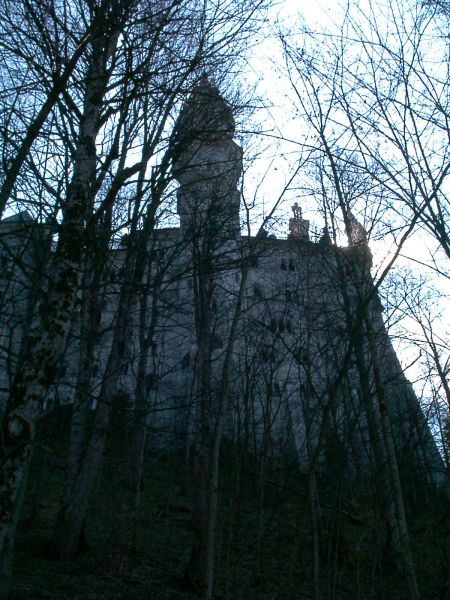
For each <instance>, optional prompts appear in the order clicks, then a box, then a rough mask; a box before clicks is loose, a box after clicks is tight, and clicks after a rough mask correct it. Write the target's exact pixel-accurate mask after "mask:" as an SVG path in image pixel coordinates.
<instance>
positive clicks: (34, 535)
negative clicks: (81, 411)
mask: <svg viewBox="0 0 450 600" xmlns="http://www.w3.org/2000/svg"><path fill="white" fill-rule="evenodd" d="M120 446H121V445H120V444H117V445H116V446H115V448H114V450H109V451H108V452H107V454H106V457H105V461H104V466H103V473H102V477H101V481H100V483H99V485H98V488H97V490H96V493H95V498H94V499H93V502H92V510H91V513H90V517H89V522H88V523H87V527H86V533H87V542H88V546H87V548H86V550H85V552H83V553H82V554H80V555H79V556H77V557H76V558H75V559H73V560H71V561H63V560H51V559H50V558H48V539H49V536H50V532H51V528H52V525H53V524H54V520H55V516H56V512H57V509H58V503H59V500H60V497H61V492H62V486H63V481H64V452H65V451H64V443H62V444H61V443H60V444H59V445H58V444H57V446H56V449H54V450H53V451H52V452H45V451H43V450H41V451H39V452H36V453H35V458H34V460H33V462H32V467H31V472H30V481H29V486H28V491H27V495H26V499H25V506H24V510H23V516H22V519H21V521H20V525H19V530H18V540H17V546H16V562H15V571H14V578H13V587H12V592H11V596H10V598H11V600H38V599H42V600H44V599H48V600H65V599H67V600H74V599H79V600H100V599H102V600H103V599H105V600H110V599H111V600H115V599H124V600H125V599H141V598H142V599H149V600H166V599H168V600H189V599H193V598H195V597H196V596H194V595H193V594H191V593H189V591H187V590H186V589H185V587H184V584H183V579H182V573H183V569H184V567H185V565H186V564H187V561H188V557H189V548H190V539H191V537H190V536H191V534H190V513H191V498H190V496H189V494H188V493H186V488H187V486H186V481H183V477H182V476H181V474H182V473H183V472H184V471H183V461H184V457H183V454H182V453H179V454H172V455H166V456H161V455H160V456H159V457H158V456H156V455H153V456H151V457H150V458H149V460H148V461H147V469H146V473H145V479H144V485H143V489H142V492H141V498H140V503H139V508H138V509H137V510H136V509H135V508H134V507H135V498H134V496H133V494H131V493H130V492H128V491H126V490H125V489H124V485H123V475H122V474H123V460H122V457H123V454H122V449H120V450H118V449H119V448H120ZM226 454H228V456H229V457H232V451H231V449H230V448H228V449H227V453H226ZM236 478H240V479H241V480H242V479H243V478H244V476H243V473H240V474H238V475H237V474H236V469H235V463H233V461H232V459H231V458H229V464H225V468H224V471H223V477H222V490H221V511H220V519H219V525H220V526H219V534H218V537H219V539H218V556H217V564H218V568H217V571H218V576H217V589H218V590H219V593H218V596H217V598H218V599H219V598H220V600H240V599H242V600H244V599H245V600H253V599H254V600H282V599H283V600H284V599H286V600H294V599H295V600H309V599H312V598H313V581H314V576H313V558H312V556H313V554H314V553H313V547H314V546H313V534H312V530H311V525H310V521H309V519H308V515H307V512H308V511H307V510H306V508H305V507H306V506H307V502H305V494H304V493H303V492H302V490H301V487H300V488H298V489H297V491H296V492H295V493H294V492H292V491H289V490H288V489H284V490H278V492H277V494H275V493H274V491H273V489H272V490H271V488H270V486H269V487H268V489H267V490H266V492H265V494H264V497H263V498H262V497H261V494H260V495H259V497H257V495H255V494H252V493H251V486H249V487H248V490H249V491H248V493H243V492H242V490H243V489H244V488H242V486H241V487H239V490H240V491H239V492H237V491H236V490H237V488H236V485H235V483H236V480H237V479H236ZM272 487H273V486H272ZM324 505H325V508H324V511H323V515H324V520H323V523H322V538H321V542H320V548H319V551H320V556H319V560H320V581H321V584H320V585H321V598H323V599H324V600H325V599H331V598H333V599H334V600H341V599H342V600H403V599H404V598H405V599H406V598H407V597H408V596H407V592H406V585H405V581H404V579H403V578H402V577H401V575H399V574H398V572H397V571H396V570H395V569H394V568H393V567H392V563H390V561H389V557H387V556H386V555H385V554H384V551H383V548H382V546H381V545H380V542H379V540H380V539H381V538H382V533H380V527H381V525H380V522H379V519H377V517H376V515H375V514H374V513H373V511H369V510H368V509H367V507H366V506H365V505H364V503H363V501H361V502H359V503H355V502H353V503H352V504H349V503H346V502H344V501H342V502H341V504H340V505H339V506H338V507H337V508H336V507H328V508H327V507H326V500H325V502H324ZM327 511H328V513H329V514H330V515H331V513H333V515H334V517H333V519H329V520H328V521H327V519H326V513H327ZM337 521H338V524H337ZM333 523H334V525H333ZM410 527H411V537H412V543H413V550H414V553H415V558H416V565H417V571H418V578H419V584H420V585H421V587H422V591H423V598H424V600H425V599H426V600H446V599H450V587H449V586H450V584H449V581H448V576H449V573H450V570H449V565H448V551H449V548H448V541H449V540H450V527H449V522H448V518H447V517H446V514H445V510H429V511H422V512H421V514H420V515H410ZM325 530H326V531H325ZM446 577H447V579H446Z"/></svg>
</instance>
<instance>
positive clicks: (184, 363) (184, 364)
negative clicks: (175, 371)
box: [181, 352, 191, 370]
mask: <svg viewBox="0 0 450 600" xmlns="http://www.w3.org/2000/svg"><path fill="white" fill-rule="evenodd" d="M190 362H191V357H190V354H189V352H186V354H185V355H184V356H183V359H182V361H181V368H182V369H183V370H184V369H188V368H189V364H190Z"/></svg>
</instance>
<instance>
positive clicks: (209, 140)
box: [0, 79, 442, 481]
mask: <svg viewBox="0 0 450 600" xmlns="http://www.w3.org/2000/svg"><path fill="white" fill-rule="evenodd" d="M234 128H235V126H234V119H233V115H232V111H231V109H230V107H229V106H228V105H227V103H226V102H225V101H224V100H223V98H222V97H221V96H220V93H219V91H218V89H217V88H216V87H214V86H213V85H212V84H211V83H209V82H208V81H207V80H206V79H203V80H202V81H201V82H200V84H199V85H198V86H197V87H196V88H195V90H194V91H193V93H192V95H191V97H190V99H189V100H188V102H187V103H186V105H185V107H184V108H183V110H182V112H181V114H180V116H179V119H178V122H177V125H176V127H175V131H174V134H173V136H172V146H171V152H172V155H171V160H172V172H173V175H174V177H175V179H176V180H177V181H178V183H179V189H178V193H177V194H178V195H177V211H178V215H179V218H180V227H179V228H165V229H154V230H153V231H152V232H151V233H150V235H149V236H148V238H146V240H145V248H146V252H145V265H144V268H143V270H142V274H141V277H140V280H139V281H138V284H137V285H136V281H132V280H130V279H127V278H128V277H129V274H128V273H127V264H128V263H127V260H128V258H129V256H130V251H131V250H130V249H131V248H132V245H133V243H134V242H133V238H132V236H131V235H130V236H124V237H123V239H122V242H121V244H120V245H118V246H116V247H113V248H111V249H110V255H109V256H108V259H107V265H106V268H105V269H104V275H103V277H102V281H101V284H100V283H98V285H97V287H93V286H92V285H91V287H90V289H91V292H90V293H91V296H92V294H95V303H96V306H97V308H98V317H97V319H96V320H94V325H95V343H94V345H93V349H92V357H93V360H92V361H91V363H90V372H89V373H88V375H89V380H90V383H89V393H88V397H89V403H90V407H91V408H92V407H95V405H96V402H97V398H98V393H99V390H100V388H101V382H102V380H103V378H104V376H105V371H106V369H107V365H109V366H108V368H109V369H110V370H111V362H110V351H111V346H112V339H113V336H114V335H119V336H120V338H121V339H120V344H119V346H118V359H117V360H116V365H115V371H114V376H115V390H116V396H117V398H120V401H121V402H122V405H123V406H125V407H127V408H126V410H125V412H127V411H128V412H129V413H130V414H132V413H133V412H134V414H136V411H138V413H139V416H140V417H142V418H144V419H145V422H146V425H147V427H148V428H149V431H150V438H149V442H150V443H151V444H152V445H154V446H157V447H160V448H165V447H170V446H173V445H174V444H175V445H176V444H183V443H185V442H186V440H189V439H190V438H191V437H195V436H196V432H198V430H199V429H201V427H202V423H203V422H204V420H205V419H206V420H207V422H208V423H209V426H214V423H216V421H217V419H218V418H219V416H220V412H221V411H222V410H223V411H224V419H225V421H224V431H225V435H227V436H230V437H231V438H233V439H234V440H237V441H242V440H245V443H246V445H247V447H248V448H249V449H250V450H253V451H254V452H258V450H259V449H260V448H261V447H262V446H264V447H265V448H268V449H269V451H270V453H271V454H273V455H278V456H280V455H284V454H288V455H290V456H295V457H296V460H297V461H298V465H299V468H300V470H302V471H307V470H308V468H309V467H310V465H311V463H313V462H314V463H315V464H317V465H322V466H324V468H325V467H326V465H327V464H328V465H330V464H332V465H334V466H336V465H340V466H342V468H344V469H345V470H346V472H348V474H349V476H350V477H356V476H357V475H358V476H360V474H361V471H364V469H365V468H366V466H367V465H368V464H369V463H370V461H371V460H372V458H371V454H372V452H371V450H370V448H371V444H372V442H371V436H375V437H376V436H377V435H379V431H378V429H379V428H380V427H381V425H380V423H379V418H380V416H379V407H378V405H377V401H376V397H377V394H379V392H380V390H379V389H378V388H377V382H376V373H377V372H378V373H380V374H381V380H380V381H379V382H378V387H380V386H382V390H383V402H385V405H386V406H387V408H388V411H389V416H390V422H391V424H392V430H393V435H394V439H395V444H396V447H397V451H398V452H397V454H398V456H399V460H400V468H401V469H402V468H403V470H404V471H409V473H411V469H413V470H416V471H417V476H418V477H421V478H427V479H428V480H434V481H439V480H441V468H442V467H441V459H440V456H439V453H438V451H437V449H436V446H435V443H434V440H433V437H432V435H431V433H430V430H429V427H428V425H427V423H426V420H425V417H424V415H423V413H422V410H421V408H420V406H419V403H418V400H417V398H416V396H415V394H414V391H413V389H412V386H411V385H410V383H409V382H408V381H407V380H406V378H405V376H404V374H403V372H402V369H401V366H400V363H399V360H398V358H397V356H396V355H395V352H394V349H393V347H392V343H391V341H390V339H389V336H388V334H387V332H386V329H385V326H384V323H383V319H382V306H381V304H380V301H379V299H378V296H377V294H376V291H375V290H374V288H373V284H372V282H371V279H370V265H371V255H370V249H369V247H368V244H367V240H366V237H365V232H364V230H363V228H362V227H361V225H359V224H358V223H357V222H356V220H355V219H354V218H353V217H352V216H351V214H349V216H348V230H349V234H350V238H351V241H352V244H351V245H350V246H349V247H342V248H341V247H337V246H336V245H334V244H333V243H332V241H331V239H330V236H329V235H328V234H327V232H326V231H324V234H323V236H322V238H321V239H320V240H319V241H312V240H310V236H309V223H308V221H307V220H305V219H304V218H303V217H302V214H301V209H300V208H299V207H298V205H297V204H295V205H294V207H293V211H294V212H293V217H292V218H291V220H290V223H289V235H288V237H287V238H286V239H276V238H275V237H273V236H268V235H267V233H265V231H264V229H262V228H261V229H260V231H259V233H258V234H257V235H256V236H254V237H252V236H248V235H247V236H243V235H242V234H241V229H240V213H239V211H240V193H239V191H238V187H237V186H238V182H239V179H240V177H241V173H242V150H241V148H240V147H239V146H238V145H237V144H236V143H235V141H234V140H233V136H234ZM136 235H137V237H139V235H141V232H137V234H136ZM0 244H1V247H0V255H1V261H2V277H1V303H2V305H1V311H0V314H1V317H0V318H1V323H0V339H1V357H0V394H1V396H0V402H1V403H3V406H4V403H5V401H6V399H7V394H8V388H9V385H10V382H11V378H12V377H13V375H14V371H15V369H16V368H18V367H17V365H20V355H21V344H22V343H23V339H24V337H26V331H27V328H28V327H29V322H30V319H31V318H32V315H33V311H34V310H35V309H36V307H35V304H34V303H33V299H32V298H30V293H29V290H30V286H31V285H32V282H33V285H37V286H38V287H39V285H40V283H39V281H40V278H42V277H44V275H43V274H42V273H41V272H40V270H39V269H40V266H41V265H42V264H45V261H43V260H41V259H40V257H39V256H40V255H39V252H42V253H43V255H46V256H48V255H49V254H51V246H50V236H49V232H48V230H47V229H46V227H45V226H42V225H41V226H40V225H38V224H37V223H35V222H34V221H33V220H32V219H31V217H30V216H29V215H28V214H27V213H22V214H20V215H15V216H13V217H10V218H7V219H5V220H3V221H2V222H1V223H0ZM46 253H47V254H46ZM141 258H142V256H141ZM36 280H37V281H38V283H37V284H36ZM131 284H133V292H132V294H129V295H128V296H127V298H128V299H127V309H126V311H127V319H126V322H125V324H124V325H123V326H122V327H121V328H120V330H118V329H117V328H115V322H116V319H117V314H118V313H117V311H118V303H119V302H120V297H121V289H122V288H123V286H124V285H125V286H126V285H129V286H131ZM81 298H82V297H81V293H80V304H79V305H78V307H77V310H76V314H74V318H73V327H72V329H73V331H72V335H71V337H70V339H69V340H68V344H67V347H66V348H64V349H61V368H60V372H59V373H58V378H57V381H56V383H55V385H54V386H53V388H52V390H51V391H50V392H49V397H48V399H47V400H46V405H47V406H50V405H51V404H52V403H53V402H54V401H55V399H57V400H58V401H59V402H60V403H69V402H76V397H77V386H79V382H80V367H79V365H80V358H79V357H80V347H81V345H82V341H83V338H82V335H81V334H80V332H81V331H82V327H83V323H82V319H83V310H82V308H81V307H80V305H81V304H82V301H81ZM91 326H92V323H91ZM108 361H109V362H108ZM85 375H86V373H85ZM224 382H226V393H225V392H224V390H223V386H224ZM137 388H139V394H138V395H139V397H140V399H141V400H140V402H141V403H140V404H138V401H137V399H136V398H137V392H136V390H137ZM84 391H86V390H84ZM224 394H225V396H226V398H224V397H223V396H224ZM205 398H207V401H206V402H205ZM331 468H334V467H333V466H332V467H331Z"/></svg>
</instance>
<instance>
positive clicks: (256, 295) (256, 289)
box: [253, 284, 263, 300]
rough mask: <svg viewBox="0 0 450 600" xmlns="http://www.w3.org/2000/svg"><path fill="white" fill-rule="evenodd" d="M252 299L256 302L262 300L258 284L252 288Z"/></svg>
mask: <svg viewBox="0 0 450 600" xmlns="http://www.w3.org/2000/svg"><path fill="white" fill-rule="evenodd" d="M253 298H256V300H262V299H263V292H262V288H261V286H260V285H258V284H256V285H254V286H253Z"/></svg>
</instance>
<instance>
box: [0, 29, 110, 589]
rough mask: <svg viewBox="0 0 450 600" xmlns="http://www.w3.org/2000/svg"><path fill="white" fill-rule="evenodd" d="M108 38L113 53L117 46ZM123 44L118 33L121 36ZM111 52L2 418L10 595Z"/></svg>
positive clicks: (88, 100)
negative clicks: (39, 423)
mask: <svg viewBox="0 0 450 600" xmlns="http://www.w3.org/2000/svg"><path fill="white" fill-rule="evenodd" d="M110 41H111V39H110V40H109V41H108V51H110V50H112V49H113V48H111V45H110ZM115 43H117V37H116V38H115ZM104 59H105V52H99V51H98V49H97V52H95V51H94V52H93V58H92V64H91V68H90V70H89V72H88V76H87V80H86V92H85V104H84V112H83V118H82V121H81V124H80V134H79V141H78V146H77V153H76V157H75V164H74V174H73V178H72V182H71V185H70V188H69V190H68V194H67V199H66V202H65V204H64V218H63V224H62V226H61V228H60V232H59V238H58V245H57V248H56V251H55V255H54V259H53V261H52V265H51V268H50V276H49V287H48V292H47V298H46V301H44V302H43V304H42V306H41V311H40V315H39V317H38V318H37V319H36V322H35V323H34V324H33V326H32V328H31V330H30V334H29V336H28V339H27V341H26V349H25V351H24V355H23V364H22V366H21V368H20V369H18V371H17V373H16V376H15V378H14V381H13V384H12V387H11V391H10V396H9V400H8V405H7V409H6V413H5V416H4V419H3V422H2V429H3V440H4V444H3V447H2V455H3V456H2V458H3V464H2V471H1V477H0V481H1V483H0V561H1V562H0V589H2V593H3V595H4V597H6V596H7V593H8V589H9V582H10V578H11V557H12V552H13V546H14V537H15V529H16V524H17V520H18V515H19V512H20V508H21V497H22V495H23V489H24V487H25V485H26V465H27V463H28V460H29V455H30V448H31V443H32V441H33V438H34V434H35V426H36V419H37V416H38V414H39V411H40V409H41V405H42V401H43V398H44V397H45V394H46V393H47V391H48V389H49V387H50V386H51V385H52V383H53V382H54V380H55V374H56V370H57V366H58V362H59V358H60V354H61V349H62V348H64V346H65V343H66V340H67V337H68V334H69V331H70V328H71V319H72V313H73V308H74V305H75V301H76V296H77V291H78V287H79V273H80V265H81V263H82V258H83V244H82V243H80V242H81V241H82V240H83V236H84V219H85V216H86V211H87V210H88V207H89V205H90V202H91V201H92V199H91V197H90V185H91V183H92V180H93V177H95V166H96V148H95V142H96V137H97V133H98V127H99V115H100V109H101V99H102V98H103V97H104V93H105V89H106V83H107V78H106V75H105V70H104V69H105V60H104Z"/></svg>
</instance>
